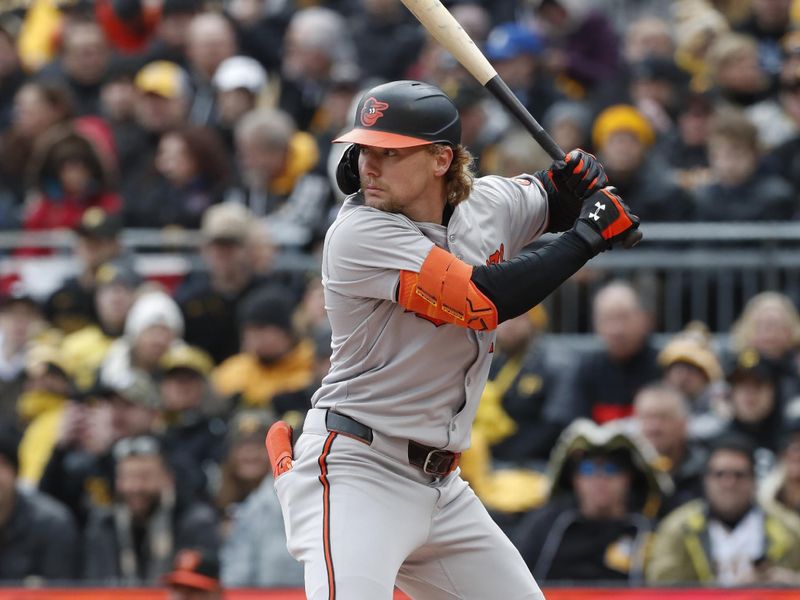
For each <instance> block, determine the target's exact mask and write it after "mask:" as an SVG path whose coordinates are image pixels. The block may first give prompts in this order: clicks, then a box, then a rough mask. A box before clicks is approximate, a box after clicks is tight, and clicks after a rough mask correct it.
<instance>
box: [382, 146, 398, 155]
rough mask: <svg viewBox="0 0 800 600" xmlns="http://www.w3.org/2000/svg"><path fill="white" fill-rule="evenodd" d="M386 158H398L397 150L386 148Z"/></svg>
mask: <svg viewBox="0 0 800 600" xmlns="http://www.w3.org/2000/svg"><path fill="white" fill-rule="evenodd" d="M383 155H384V156H397V150H395V149H394V148H384V149H383Z"/></svg>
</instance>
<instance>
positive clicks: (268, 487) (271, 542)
mask: <svg viewBox="0 0 800 600" xmlns="http://www.w3.org/2000/svg"><path fill="white" fill-rule="evenodd" d="M262 431H263V430H262ZM255 443H257V444H258V446H259V451H260V452H261V453H262V454H263V450H261V445H262V444H261V440H260V439H258V440H256V442H255ZM255 443H254V445H255ZM232 452H240V453H241V450H235V449H234V450H232ZM262 460H263V459H262ZM241 470H242V469H241V468H240V471H241ZM253 470H255V466H254V467H253ZM274 484H275V479H274V477H273V476H272V474H271V473H269V468H267V469H266V475H264V477H263V479H262V480H261V483H260V485H259V486H258V487H257V488H256V489H255V490H253V491H252V492H251V493H250V494H249V495H248V496H247V497H246V498H245V499H244V501H243V502H242V503H241V504H240V505H239V506H238V507H237V508H236V511H235V513H234V517H233V523H232V524H231V529H230V534H229V535H228V537H227V539H226V540H225V543H224V545H223V547H222V552H221V553H220V556H221V559H222V581H223V583H224V584H225V586H226V587H302V586H303V567H302V565H301V564H300V563H299V562H297V561H296V560H294V559H293V558H292V557H291V556H290V555H289V553H288V552H287V550H286V533H285V532H284V529H283V517H282V515H281V507H280V504H279V503H278V497H277V496H276V495H275V489H274Z"/></svg>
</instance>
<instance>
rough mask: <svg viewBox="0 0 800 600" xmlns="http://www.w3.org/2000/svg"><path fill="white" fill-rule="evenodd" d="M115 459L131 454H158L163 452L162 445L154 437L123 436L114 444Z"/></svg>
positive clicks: (118, 459)
mask: <svg viewBox="0 0 800 600" xmlns="http://www.w3.org/2000/svg"><path fill="white" fill-rule="evenodd" d="M112 454H113V456H114V460H115V461H120V460H122V459H123V458H128V457H130V456H156V455H159V454H161V446H160V445H159V443H158V440H156V439H155V438H153V437H148V436H140V437H130V438H123V439H121V440H120V441H118V442H117V443H116V444H115V445H114V450H113V451H112Z"/></svg>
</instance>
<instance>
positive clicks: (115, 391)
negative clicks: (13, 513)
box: [39, 374, 158, 528]
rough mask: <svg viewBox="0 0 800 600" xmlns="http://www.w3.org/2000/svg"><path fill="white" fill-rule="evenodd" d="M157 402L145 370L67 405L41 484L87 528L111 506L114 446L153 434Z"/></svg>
mask: <svg viewBox="0 0 800 600" xmlns="http://www.w3.org/2000/svg"><path fill="white" fill-rule="evenodd" d="M157 404H158V397H157V392H156V389H155V387H154V386H153V384H152V382H151V381H150V380H149V379H148V378H147V377H146V376H144V375H142V374H138V375H134V376H133V377H130V378H118V379H117V380H115V381H113V382H111V383H110V384H108V385H100V386H98V387H97V388H95V389H94V390H92V391H91V392H90V393H89V394H88V397H87V398H86V401H85V402H78V401H73V402H70V403H68V404H67V407H66V409H65V411H64V414H63V417H62V419H61V422H60V426H59V429H58V433H57V441H56V445H55V447H54V448H53V451H52V453H51V454H50V457H49V460H48V462H47V466H46V467H45V469H44V473H43V474H42V478H41V479H40V480H39V489H40V490H41V491H43V492H45V493H47V494H49V495H51V496H53V497H54V498H56V499H57V500H59V501H60V502H63V503H64V504H65V505H66V506H67V508H69V509H70V511H71V512H72V514H73V515H74V516H75V518H76V520H77V522H78V524H79V525H80V526H81V528H83V527H84V526H85V524H86V520H87V518H88V515H89V512H90V511H92V510H94V509H95V508H97V507H108V506H110V505H111V501H112V497H113V490H114V460H113V457H112V455H111V449H112V447H113V445H114V444H115V443H116V442H117V441H118V440H120V439H122V438H128V437H134V436H140V435H146V434H149V433H150V432H151V431H152V430H153V428H154V426H155V422H156V417H157V412H156V409H157Z"/></svg>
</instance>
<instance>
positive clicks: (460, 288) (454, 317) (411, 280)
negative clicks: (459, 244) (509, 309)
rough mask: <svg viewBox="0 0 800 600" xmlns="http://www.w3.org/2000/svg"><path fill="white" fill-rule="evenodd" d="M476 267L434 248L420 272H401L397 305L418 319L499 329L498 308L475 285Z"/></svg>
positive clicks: (478, 328)
mask: <svg viewBox="0 0 800 600" xmlns="http://www.w3.org/2000/svg"><path fill="white" fill-rule="evenodd" d="M471 277H472V267H471V266H470V265H468V264H467V263H465V262H462V261H460V260H458V259H457V258H456V257H455V256H453V255H452V254H450V253H449V252H447V251H446V250H442V249H441V248H439V247H436V246H434V247H433V248H432V249H431V251H430V253H429V254H428V256H427V257H426V258H425V262H424V263H422V267H421V268H420V270H419V273H415V272H414V271H401V272H400V288H399V290H398V295H397V296H398V297H397V302H398V304H400V306H402V307H403V308H406V309H408V310H410V311H412V312H414V313H416V314H417V315H418V316H420V317H423V318H427V319H428V320H430V321H431V322H433V323H434V324H435V323H436V322H437V321H442V322H445V323H452V324H454V325H459V326H461V327H468V328H470V329H475V330H478V331H483V330H486V329H494V328H496V327H497V308H496V307H495V306H494V304H493V303H492V301H491V300H489V299H488V298H487V297H486V296H484V295H483V293H482V292H481V291H480V290H479V289H478V288H477V287H476V286H475V284H474V283H472V280H471Z"/></svg>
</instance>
